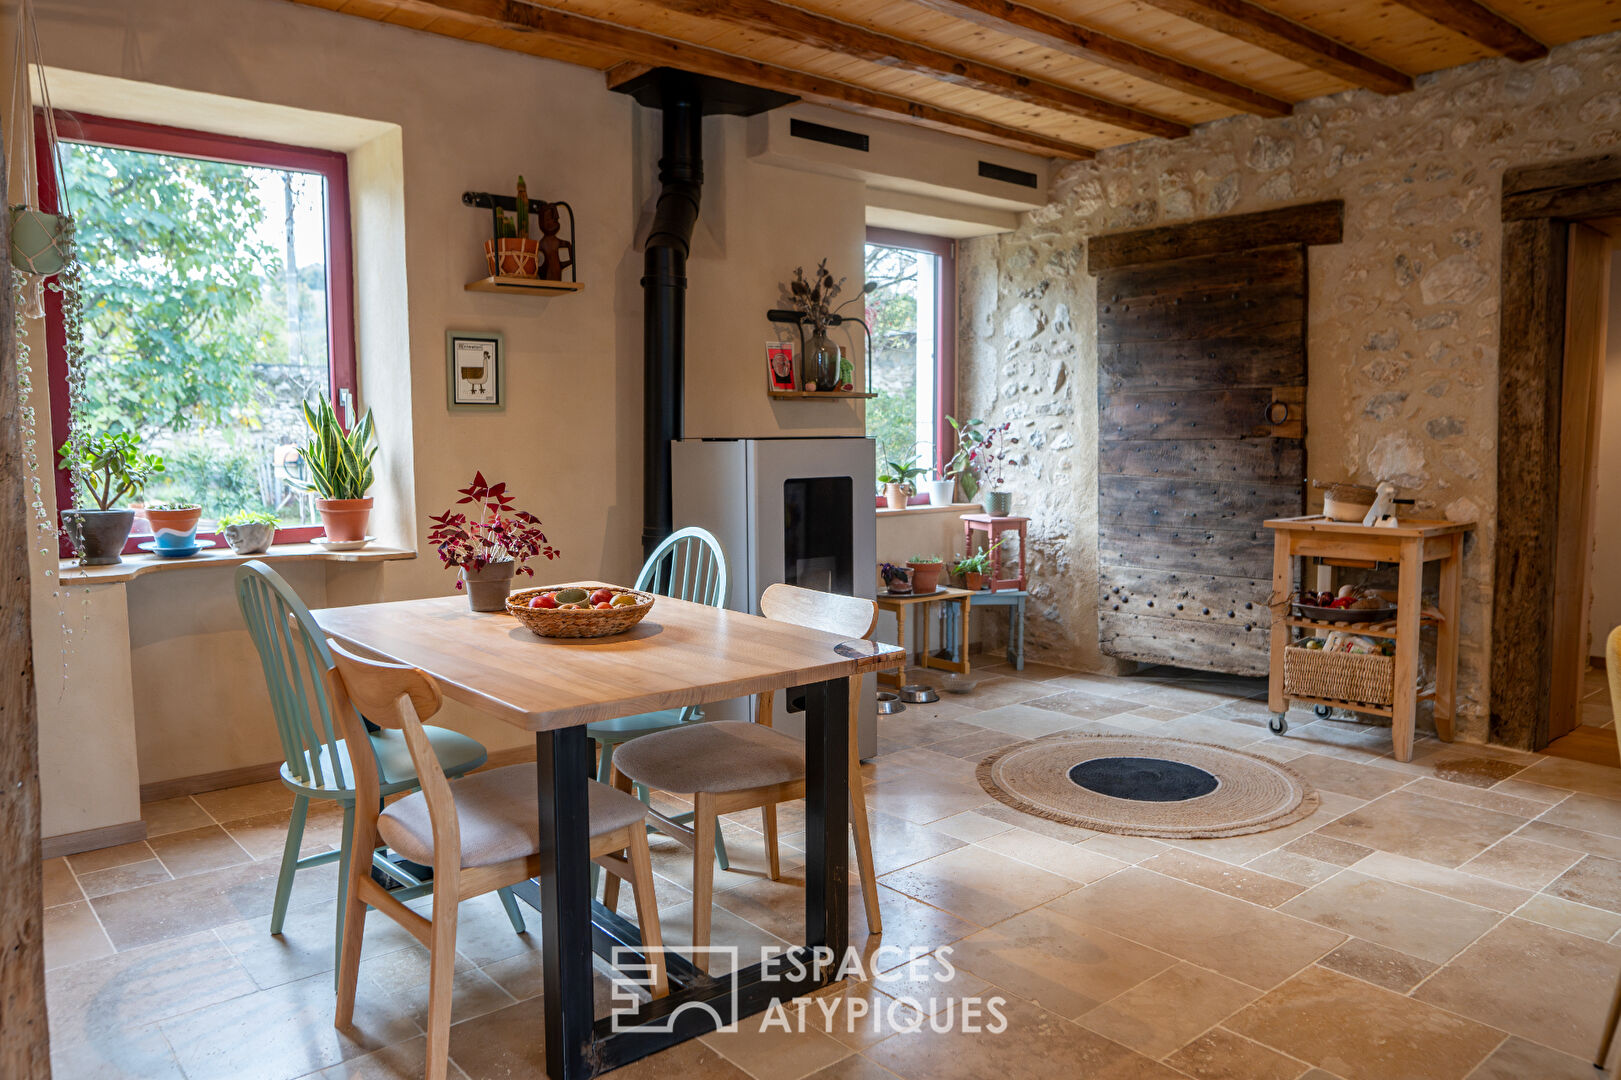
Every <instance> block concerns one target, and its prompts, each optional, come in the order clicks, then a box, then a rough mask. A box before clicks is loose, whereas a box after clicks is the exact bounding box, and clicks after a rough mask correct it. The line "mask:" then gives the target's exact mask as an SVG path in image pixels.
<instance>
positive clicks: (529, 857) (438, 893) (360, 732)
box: [328, 643, 669, 1080]
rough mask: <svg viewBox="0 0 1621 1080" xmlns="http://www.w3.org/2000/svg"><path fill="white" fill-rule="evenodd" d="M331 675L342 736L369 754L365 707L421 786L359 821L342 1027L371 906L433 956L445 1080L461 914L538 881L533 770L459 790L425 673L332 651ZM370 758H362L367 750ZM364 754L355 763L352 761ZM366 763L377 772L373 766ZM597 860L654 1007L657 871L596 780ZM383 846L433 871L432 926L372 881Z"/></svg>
mask: <svg viewBox="0 0 1621 1080" xmlns="http://www.w3.org/2000/svg"><path fill="white" fill-rule="evenodd" d="M330 648H331V650H332V657H333V661H334V669H333V670H332V671H331V672H329V673H328V683H329V684H330V686H331V690H330V693H331V696H332V698H333V702H334V706H335V710H334V711H335V712H336V713H337V714H338V717H339V720H340V722H341V723H342V725H343V728H344V734H345V735H346V736H347V737H348V738H350V739H351V740H354V742H355V744H356V745H359V746H367V745H369V743H368V741H367V740H366V738H365V731H364V728H363V727H362V722H361V719H360V717H359V716H358V715H356V712H355V710H356V709H359V710H360V711H361V712H363V713H364V714H365V715H366V716H367V717H369V718H370V719H371V721H372V722H373V723H375V724H378V725H380V726H382V727H384V728H386V729H388V730H390V731H399V732H400V733H401V734H402V736H403V738H404V740H405V744H406V746H407V747H409V748H410V753H411V758H412V760H413V761H415V762H416V766H417V772H418V775H419V776H420V777H421V779H422V790H421V791H418V792H416V793H415V794H413V795H407V796H406V797H405V798H402V799H399V800H396V801H395V802H393V803H391V804H390V805H389V806H388V808H387V809H386V810H383V811H382V812H381V813H376V812H375V811H374V812H373V813H369V814H364V815H361V816H360V818H359V819H358V820H357V822H356V831H355V846H354V855H353V857H352V858H351V859H350V861H349V866H348V870H347V872H348V878H349V895H348V901H347V904H348V910H347V911H346V912H345V917H344V931H343V954H342V957H341V960H340V962H339V966H338V1008H337V1015H336V1018H335V1023H336V1024H337V1026H338V1027H348V1026H349V1025H350V1024H351V1023H352V1022H353V1019H354V1011H355V983H356V980H357V978H358V977H359V972H360V948H361V939H362V937H363V936H364V934H365V930H366V910H367V905H371V906H372V907H375V908H376V909H377V910H378V911H380V912H382V913H383V914H385V915H387V916H388V917H389V918H391V919H393V920H394V921H395V922H397V923H399V924H400V925H401V926H403V927H404V928H405V929H406V930H408V931H409V932H410V933H411V935H412V936H413V937H415V938H416V939H417V940H418V941H420V942H421V943H422V944H423V945H426V946H427V947H428V951H429V954H430V960H429V976H428V1022H427V1029H428V1053H427V1073H426V1075H427V1077H428V1080H444V1078H445V1074H446V1069H447V1062H448V1052H449V1046H450V1000H451V981H452V978H453V976H454V974H455V970H456V915H457V906H458V904H459V903H460V902H461V901H463V900H466V899H469V898H471V897H474V896H478V895H480V894H482V893H486V892H489V891H490V890H491V889H498V888H502V887H505V886H510V885H514V884H517V883H518V882H520V881H523V880H525V879H527V878H532V877H534V876H536V875H537V874H539V873H540V813H539V805H538V796H537V795H536V789H535V770H534V766H532V765H509V766H506V767H505V768H500V769H491V770H489V771H487V772H480V773H473V774H472V775H470V776H465V777H463V778H461V779H460V780H457V781H456V782H455V783H451V782H450V781H449V780H448V779H446V777H445V774H444V772H443V770H441V769H440V768H439V764H438V761H437V759H436V758H435V757H434V752H433V746H432V744H431V743H430V742H429V741H428V738H427V735H426V734H425V731H424V728H423V725H422V721H423V720H424V719H426V718H427V717H430V716H432V715H433V714H434V713H436V712H438V711H439V705H440V701H441V698H440V693H439V686H438V684H437V683H436V682H434V680H433V678H432V677H431V676H430V675H428V674H427V673H426V672H424V671H421V670H419V669H417V668H411V667H403V666H401V665H398V664H385V663H382V662H380V661H376V660H366V659H363V658H361V657H358V656H355V655H354V654H352V653H349V652H346V651H345V650H344V649H343V647H342V646H341V645H338V644H336V643H331V644H330ZM363 753H364V752H363ZM357 756H358V755H357ZM367 764H370V763H369V762H368V763H367ZM357 774H358V779H359V785H358V786H359V795H358V798H359V803H360V805H362V806H367V807H371V806H376V805H377V793H378V788H377V781H376V779H375V776H376V771H375V769H367V768H361V769H358V770H357ZM589 783H590V786H589V793H590V794H589V798H590V803H591V805H590V823H591V858H592V859H593V861H595V862H596V864H597V865H598V866H601V867H603V868H604V869H606V870H607V871H608V872H609V873H610V874H612V875H613V877H611V878H610V879H609V881H608V885H607V890H608V896H607V904H608V906H609V907H613V906H614V905H615V904H616V903H617V901H618V882H619V879H620V878H623V879H624V880H626V881H628V882H630V887H631V890H632V893H633V896H634V898H635V901H636V918H637V921H638V922H639V923H640V929H641V935H642V941H643V943H644V944H645V945H646V946H647V948H648V950H649V954H650V955H649V956H648V961H649V966H650V968H651V971H652V985H651V987H650V989H651V992H652V994H653V996H654V997H662V996H663V995H664V994H666V993H667V992H668V989H669V982H668V976H667V974H666V970H665V965H664V958H663V954H662V951H661V950H662V946H663V939H662V937H661V936H660V933H659V918H658V905H657V902H656V901H655V900H654V897H653V864H652V860H651V859H650V857H649V855H648V849H647V826H646V812H647V808H646V807H644V806H643V805H642V804H641V803H640V802H638V801H637V800H636V797H635V796H633V795H630V794H628V793H625V792H621V791H615V790H614V789H612V788H610V787H607V786H606V785H603V784H599V783H596V782H595V781H591V782H589ZM380 843H386V844H388V846H389V847H391V848H393V849H394V850H395V851H397V852H399V853H400V854H402V855H404V856H405V857H406V858H408V859H413V860H415V861H417V862H421V863H424V864H426V865H429V866H432V867H433V876H434V885H435V888H434V898H433V914H432V917H431V918H425V917H423V916H422V915H419V914H417V913H416V912H415V911H412V910H411V909H410V908H408V907H406V906H405V905H404V904H402V903H401V902H400V901H399V900H398V899H397V898H396V897H394V896H392V895H390V893H389V892H388V891H387V890H386V889H383V888H382V887H381V886H379V885H378V884H377V883H376V882H374V881H373V880H372V879H371V861H370V859H368V858H367V857H366V855H367V853H368V852H369V851H370V850H371V848H372V846H373V845H376V844H380Z"/></svg>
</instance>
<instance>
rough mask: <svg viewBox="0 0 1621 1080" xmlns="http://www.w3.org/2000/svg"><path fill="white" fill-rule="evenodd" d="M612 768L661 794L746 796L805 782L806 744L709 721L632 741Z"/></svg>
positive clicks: (760, 728) (761, 729)
mask: <svg viewBox="0 0 1621 1080" xmlns="http://www.w3.org/2000/svg"><path fill="white" fill-rule="evenodd" d="M614 765H615V766H617V767H618V769H619V771H620V772H622V773H624V774H625V775H626V776H628V777H630V778H631V779H632V780H634V781H636V782H637V783H639V784H646V785H647V786H648V787H654V788H658V789H659V790H660V791H674V792H680V793H683V794H684V793H687V792H699V791H703V792H713V793H717V794H718V793H720V792H726V791H744V790H747V789H748V788H757V787H766V786H767V785H770V784H785V783H788V782H789V781H790V780H803V779H804V778H805V744H804V743H802V742H800V741H799V740H798V739H796V738H794V737H793V736H791V735H784V734H783V733H782V732H780V731H777V730H774V729H773V728H768V727H766V726H764V725H763V724H742V723H736V722H734V721H730V720H712V721H709V722H706V723H701V724H687V725H685V726H683V727H678V728H673V729H671V730H669V731H660V732H657V733H655V734H653V735H643V736H642V737H641V738H639V739H632V740H631V741H630V742H628V743H625V744H624V745H623V746H621V747H620V748H619V749H618V750H616V751H614Z"/></svg>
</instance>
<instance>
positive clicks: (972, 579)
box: [962, 570, 985, 592]
mask: <svg viewBox="0 0 1621 1080" xmlns="http://www.w3.org/2000/svg"><path fill="white" fill-rule="evenodd" d="M962 587H963V588H965V589H967V590H968V591H969V592H978V591H979V590H981V589H983V588H984V587H985V575H984V574H976V573H974V572H973V571H972V570H965V571H964V572H963V575H962Z"/></svg>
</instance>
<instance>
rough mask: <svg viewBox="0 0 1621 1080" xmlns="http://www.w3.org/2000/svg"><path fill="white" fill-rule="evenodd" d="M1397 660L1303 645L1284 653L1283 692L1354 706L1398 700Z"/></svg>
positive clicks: (1370, 654) (1375, 654) (1385, 703)
mask: <svg viewBox="0 0 1621 1080" xmlns="http://www.w3.org/2000/svg"><path fill="white" fill-rule="evenodd" d="M1395 673H1396V658H1395V657H1393V656H1381V655H1380V654H1378V653H1343V652H1323V651H1322V650H1321V649H1308V648H1306V647H1305V646H1303V645H1291V646H1289V647H1288V648H1287V649H1284V650H1283V692H1284V694H1285V695H1286V696H1291V697H1308V698H1326V699H1327V700H1329V701H1344V702H1348V703H1351V704H1355V705H1389V704H1390V703H1391V702H1393V701H1394V700H1395V683H1396V680H1395Z"/></svg>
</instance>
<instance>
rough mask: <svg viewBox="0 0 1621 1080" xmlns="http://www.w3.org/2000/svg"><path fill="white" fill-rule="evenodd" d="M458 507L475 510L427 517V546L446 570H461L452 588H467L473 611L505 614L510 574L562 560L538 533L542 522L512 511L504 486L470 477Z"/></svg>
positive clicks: (530, 572) (478, 476)
mask: <svg viewBox="0 0 1621 1080" xmlns="http://www.w3.org/2000/svg"><path fill="white" fill-rule="evenodd" d="M460 494H461V496H462V497H461V498H460V499H457V500H456V506H468V505H471V506H472V507H473V508H472V509H470V510H468V511H467V512H465V513H464V512H462V511H460V510H457V509H456V506H452V507H451V508H450V509H449V510H446V511H445V512H444V513H443V514H439V515H437V516H434V515H429V520H430V521H432V522H433V528H432V529H431V530H430V531H429V533H428V541H429V542H430V543H432V544H433V545H434V546H435V548H436V549H437V550H438V552H439V559H440V561H441V562H443V563H444V564H445V565H446V566H454V567H457V568H458V569H460V570H461V574H460V576H459V577H457V579H456V588H458V589H460V588H461V587H462V586H463V583H465V584H466V586H467V602H468V604H469V605H470V606H471V607H472V609H473V610H474V611H505V610H506V601H507V594H508V593H510V592H511V591H512V578H513V575H514V574H528V575H529V576H530V577H533V576H534V574H535V571H534V570H533V569H531V568H530V567H529V566H528V562H529V560H530V559H533V558H537V557H539V556H542V555H544V556H545V557H546V558H548V559H555V558H557V556H558V555H559V554H560V552H558V550H557V549H556V548H554V547H552V545H551V544H550V543H548V542H547V540H546V534H545V533H543V532H541V531H540V519H539V518H537V517H536V516H535V515H534V514H531V513H530V512H529V511H527V510H514V509H513V508H512V504H513V503H514V502H515V501H516V499H515V498H514V497H513V496H511V495H509V494H508V493H507V486H506V484H491V483H487V482H486V481H485V479H484V474H483V473H481V472H480V473H474V474H473V482H472V483H471V484H469V485H468V486H467V487H464V488H462V489H461V492H460Z"/></svg>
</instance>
